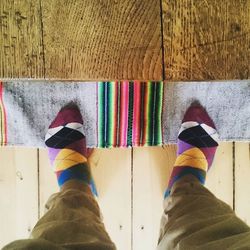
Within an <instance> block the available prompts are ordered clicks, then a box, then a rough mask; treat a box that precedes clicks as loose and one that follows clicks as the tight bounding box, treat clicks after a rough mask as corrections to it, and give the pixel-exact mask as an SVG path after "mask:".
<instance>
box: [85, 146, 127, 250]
mask: <svg viewBox="0 0 250 250" xmlns="http://www.w3.org/2000/svg"><path fill="white" fill-rule="evenodd" d="M90 164H91V169H92V173H93V176H94V180H95V182H96V187H97V191H98V204H99V206H100V208H101V212H102V214H103V218H104V224H105V227H106V229H107V232H108V233H109V235H110V237H111V239H112V240H113V242H114V243H115V244H116V247H117V249H119V250H120V249H121V250H129V249H130V250H132V249H131V149H118V148H114V149H98V150H95V152H94V154H93V155H92V157H91V159H90Z"/></svg>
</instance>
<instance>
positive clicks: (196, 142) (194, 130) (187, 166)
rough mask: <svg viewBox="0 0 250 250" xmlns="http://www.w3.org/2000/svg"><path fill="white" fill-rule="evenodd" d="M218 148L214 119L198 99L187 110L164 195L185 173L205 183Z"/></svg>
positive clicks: (166, 195) (167, 193) (166, 194)
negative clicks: (175, 157)
mask: <svg viewBox="0 0 250 250" xmlns="http://www.w3.org/2000/svg"><path fill="white" fill-rule="evenodd" d="M217 147H218V133H217V131H216V128H215V125H214V122H213V121H212V119H211V118H210V117H209V115H208V113H207V112H206V110H205V109H204V108H203V107H202V106H201V105H200V103H198V102H194V103H192V104H191V106H190V107H189V108H188V110H187V111H186V113H185V115H184V118H183V120H182V125H181V129H180V132H179V135H178V142H177V148H178V150H177V159H176V161H175V164H174V168H173V171H172V174H171V177H170V180H169V184H168V188H167V190H166V192H165V198H166V197H168V196H169V194H170V192H171V188H172V186H173V185H174V183H175V182H176V181H178V180H179V179H180V178H181V177H183V176H185V175H190V174H191V175H193V176H195V177H196V178H197V179H198V180H199V181H200V183H202V184H204V183H205V179H206V173H207V171H208V170H209V168H210V167H211V165H212V162H213V159H214V155H215V152H216V149H217Z"/></svg>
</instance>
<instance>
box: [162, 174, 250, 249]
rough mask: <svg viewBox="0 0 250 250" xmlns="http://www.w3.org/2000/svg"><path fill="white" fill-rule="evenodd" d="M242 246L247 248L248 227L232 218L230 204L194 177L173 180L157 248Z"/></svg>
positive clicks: (249, 240)
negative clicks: (217, 196)
mask: <svg viewBox="0 0 250 250" xmlns="http://www.w3.org/2000/svg"><path fill="white" fill-rule="evenodd" d="M242 246H249V249H250V228H249V227H248V226H247V225H246V224H245V223H244V222H243V221H241V220H240V219H239V218H238V217H236V215H235V213H234V212H233V210H232V209H231V208H230V206H228V205H227V204H225V203H224V202H222V201H220V200H219V199H217V198H216V197H215V196H214V195H213V194H212V193H211V192H209V191H208V190H207V189H206V188H205V187H204V186H203V185H201V184H200V182H199V181H198V179H196V178H195V177H194V176H191V175H188V176H185V177H183V178H181V179H180V180H179V181H178V182H176V183H175V185H174V186H173V188H172V190H171V193H170V196H169V197H168V198H167V199H166V200H165V201H164V213H163V216H162V220H161V229H160V237H159V244H158V248H157V249H158V250H167V249H185V250H187V249H203V250H204V249H241V248H239V247H242ZM232 247H234V248H232ZM244 249H245V248H244Z"/></svg>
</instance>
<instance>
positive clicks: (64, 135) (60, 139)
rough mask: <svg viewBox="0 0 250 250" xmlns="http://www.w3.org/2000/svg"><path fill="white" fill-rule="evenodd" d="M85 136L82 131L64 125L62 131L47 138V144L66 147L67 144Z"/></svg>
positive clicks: (52, 146) (51, 146)
mask: <svg viewBox="0 0 250 250" xmlns="http://www.w3.org/2000/svg"><path fill="white" fill-rule="evenodd" d="M83 138H84V135H83V134H82V133H81V132H79V131H77V130H75V129H71V128H67V127H63V128H62V129H61V130H60V131H58V132H57V133H56V134H54V135H53V136H51V137H50V138H49V139H48V140H46V141H45V144H46V146H47V147H50V148H65V147H66V146H67V145H69V144H71V143H73V142H75V141H78V140H80V139H83Z"/></svg>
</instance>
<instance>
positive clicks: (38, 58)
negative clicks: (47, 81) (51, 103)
mask: <svg viewBox="0 0 250 250" xmlns="http://www.w3.org/2000/svg"><path fill="white" fill-rule="evenodd" d="M43 76H44V61H43V46H42V27H41V11H40V4H39V0H29V1H21V0H11V1H10V0H1V1H0V78H43Z"/></svg>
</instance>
